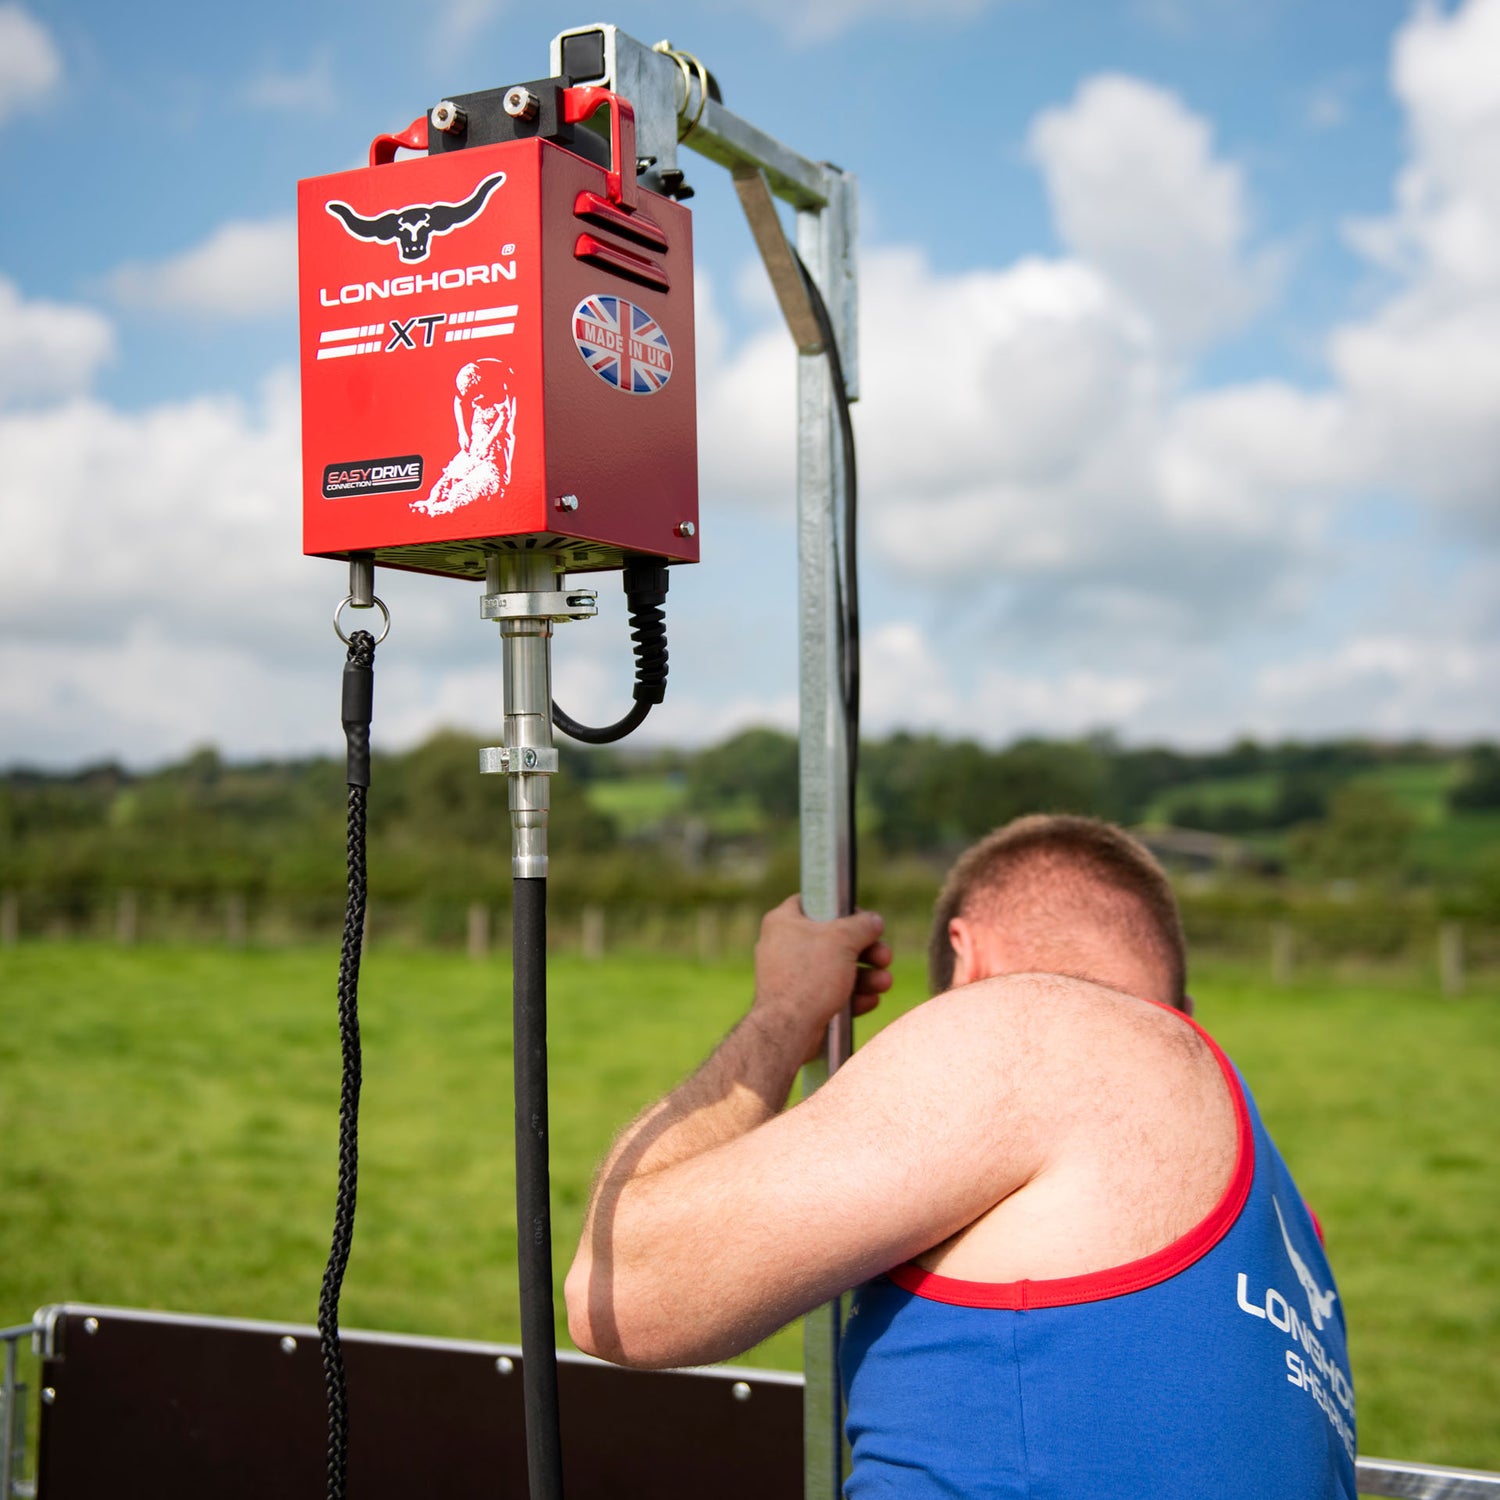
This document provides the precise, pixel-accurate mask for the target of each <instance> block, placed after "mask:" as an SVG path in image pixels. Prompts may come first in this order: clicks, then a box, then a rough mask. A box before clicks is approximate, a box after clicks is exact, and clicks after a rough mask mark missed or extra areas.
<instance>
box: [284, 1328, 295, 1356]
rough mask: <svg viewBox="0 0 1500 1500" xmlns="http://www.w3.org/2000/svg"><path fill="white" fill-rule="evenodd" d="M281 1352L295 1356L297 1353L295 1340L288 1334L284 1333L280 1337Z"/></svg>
mask: <svg viewBox="0 0 1500 1500" xmlns="http://www.w3.org/2000/svg"><path fill="white" fill-rule="evenodd" d="M281 1352H282V1353H283V1354H295V1353H296V1352H297V1340H296V1339H294V1338H293V1337H292V1336H291V1334H289V1333H284V1334H282V1336H281Z"/></svg>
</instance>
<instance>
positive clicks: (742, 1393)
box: [729, 1380, 754, 1401]
mask: <svg viewBox="0 0 1500 1500" xmlns="http://www.w3.org/2000/svg"><path fill="white" fill-rule="evenodd" d="M729 1393H730V1395H732V1396H733V1397H734V1399H735V1400H736V1401H748V1400H749V1399H750V1397H751V1396H752V1395H753V1394H754V1392H753V1391H752V1390H751V1389H750V1387H749V1385H748V1384H747V1383H746V1382H745V1381H743V1380H736V1381H735V1383H734V1384H733V1385H732V1386H730V1388H729Z"/></svg>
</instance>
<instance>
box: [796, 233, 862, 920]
mask: <svg viewBox="0 0 1500 1500" xmlns="http://www.w3.org/2000/svg"><path fill="white" fill-rule="evenodd" d="M792 254H793V256H794V257H795V258H796V261H797V269H798V270H799V271H800V272H801V273H802V284H803V286H805V287H806V288H807V299H808V301H809V302H810V303H811V304H812V311H813V318H814V319H815V320H816V322H817V325H818V334H819V336H820V337H821V339H822V341H823V352H824V354H825V355H826V356H827V358H828V373H829V377H830V379H831V380H832V382H833V394H834V402H835V406H836V408H837V411H838V418H839V434H840V437H841V438H842V444H843V455H844V525H843V533H844V538H843V540H844V545H843V552H842V562H843V567H842V569H841V570H840V572H839V573H838V574H836V575H835V578H834V586H835V588H836V589H837V591H838V601H837V602H838V631H839V665H840V679H841V684H842V688H843V694H842V696H843V708H844V735H845V741H846V747H847V754H848V772H849V774H848V780H849V800H848V806H847V807H846V809H845V816H846V817H847V819H848V829H849V840H848V843H849V890H850V899H851V900H853V901H854V904H855V905H858V904H859V903H858V899H857V896H856V895H855V893H856V892H857V891H858V889H859V865H858V861H857V858H856V852H857V847H858V846H857V842H856V838H855V834H856V831H857V823H856V813H857V809H858V779H859V698H860V672H859V650H860V647H859V551H858V546H857V541H858V534H859V533H858V525H859V474H858V470H857V467H856V464H855V451H854V417H853V413H852V412H851V411H850V409H849V389H848V387H847V385H845V383H844V362H843V360H842V359H841V358H840V357H839V341H838V338H837V337H836V336H835V334H834V329H833V319H832V317H831V316H830V315H829V312H828V304H827V303H826V302H825V301H824V300H823V294H822V292H821V291H820V290H819V289H818V284H817V282H816V281H814V280H813V278H812V274H811V273H810V272H809V271H808V269H807V267H806V265H804V264H803V261H802V257H801V256H800V255H798V254H797V252H796V251H795V250H794V251H793V252H792Z"/></svg>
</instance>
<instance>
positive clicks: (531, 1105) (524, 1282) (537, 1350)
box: [512, 879, 563, 1500]
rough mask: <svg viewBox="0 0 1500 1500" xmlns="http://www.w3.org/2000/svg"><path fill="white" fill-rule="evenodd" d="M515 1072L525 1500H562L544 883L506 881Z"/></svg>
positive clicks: (525, 880) (526, 880)
mask: <svg viewBox="0 0 1500 1500" xmlns="http://www.w3.org/2000/svg"><path fill="white" fill-rule="evenodd" d="M512 892H513V896H512V901H513V906H512V911H513V921H514V927H513V940H512V954H513V958H512V963H513V975H514V1017H515V1020H514V1026H515V1031H514V1036H515V1071H516V1240H517V1247H516V1248H517V1259H518V1261H519V1263H520V1273H521V1381H522V1388H523V1392H524V1395H525V1399H526V1472H527V1475H528V1481H529V1486H530V1490H529V1493H530V1495H531V1500H562V1492H563V1477H562V1437H561V1434H560V1432H559V1430H558V1410H557V1332H556V1326H555V1324H554V1322H553V1312H552V1205H551V1181H550V1174H549V1171H548V1165H547V882H546V881H545V880H535V879H516V880H514V881H513V882H512Z"/></svg>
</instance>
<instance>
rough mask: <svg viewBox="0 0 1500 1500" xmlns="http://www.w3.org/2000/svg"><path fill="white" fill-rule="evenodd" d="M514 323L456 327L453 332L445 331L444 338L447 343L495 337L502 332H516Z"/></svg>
mask: <svg viewBox="0 0 1500 1500" xmlns="http://www.w3.org/2000/svg"><path fill="white" fill-rule="evenodd" d="M515 331H516V325H515V324H514V323H487V324H486V325H485V326H484V327H483V328H455V329H454V330H453V331H452V332H451V333H445V334H444V335H443V339H444V341H445V342H446V343H449V344H452V343H457V342H458V341H460V340H462V339H493V338H498V337H499V336H500V335H501V334H502V333H514V332H515Z"/></svg>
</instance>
